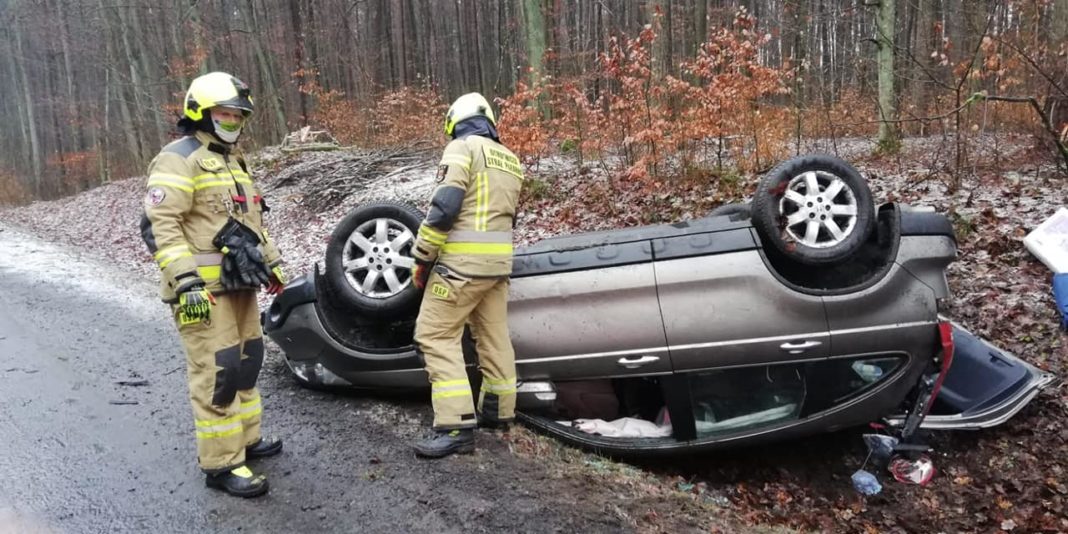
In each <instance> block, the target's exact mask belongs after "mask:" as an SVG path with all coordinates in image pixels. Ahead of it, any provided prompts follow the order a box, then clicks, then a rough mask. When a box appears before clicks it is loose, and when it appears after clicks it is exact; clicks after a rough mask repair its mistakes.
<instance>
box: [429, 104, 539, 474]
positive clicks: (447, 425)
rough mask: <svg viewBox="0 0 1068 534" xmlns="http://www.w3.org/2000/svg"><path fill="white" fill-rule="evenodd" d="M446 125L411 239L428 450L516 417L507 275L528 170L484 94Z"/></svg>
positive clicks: (458, 446)
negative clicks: (501, 133) (471, 354)
mask: <svg viewBox="0 0 1068 534" xmlns="http://www.w3.org/2000/svg"><path fill="white" fill-rule="evenodd" d="M445 134H446V135H448V136H451V137H452V139H453V140H452V141H451V142H450V143H449V144H448V146H446V147H445V154H444V156H442V158H441V164H440V166H439V167H438V175H437V179H438V182H439V184H438V186H437V187H436V188H435V190H434V194H433V198H432V199H431V206H430V210H429V212H428V213H427V216H426V219H425V220H424V221H423V223H422V224H421V225H420V227H419V235H418V238H417V239H416V242H415V247H414V255H415V257H416V268H415V273H414V275H413V280H415V283H416V285H417V286H419V287H424V288H425V291H424V293H423V301H422V305H421V307H420V310H419V318H418V319H417V321H416V326H415V342H416V344H417V346H418V347H419V349H420V350H421V351H422V353H423V355H424V357H425V359H426V370H427V373H428V374H429V375H430V387H431V400H432V402H433V404H434V426H433V433H432V435H431V436H429V437H428V438H426V439H425V440H422V441H420V442H418V443H416V444H415V451H416V453H417V454H418V455H420V456H424V457H430V458H440V457H442V456H447V455H449V454H453V453H467V452H471V451H472V450H474V431H473V429H474V428H475V427H476V426H478V425H481V426H489V427H498V426H502V425H507V424H508V423H509V422H511V421H512V420H513V419H514V417H515V395H516V375H515V353H514V352H513V350H512V343H511V340H510V338H509V336H508V283H509V282H508V277H509V275H510V274H511V272H512V226H513V220H514V217H515V211H516V202H517V201H518V199H519V191H520V188H521V187H522V185H523V170H522V166H521V165H520V163H519V159H518V158H517V157H516V156H515V155H514V154H513V153H512V152H511V151H510V150H508V149H507V148H506V147H505V146H504V145H502V144H501V143H500V139H499V137H498V134H497V128H496V119H495V117H494V115H493V110H492V109H491V108H490V105H489V102H487V101H486V99H485V98H484V97H483V96H482V95H480V94H478V93H469V94H466V95H463V96H461V97H460V98H458V99H457V100H456V101H455V102H454V103H453V104H452V107H450V108H449V111H448V114H447V115H446V116H445ZM465 324H466V325H470V327H471V332H472V335H473V337H474V339H475V345H476V348H477V351H478V356H479V367H480V368H481V371H482V387H481V388H480V389H481V391H480V392H479V394H478V405H477V408H478V411H477V414H476V410H475V408H476V406H475V399H474V395H473V394H472V391H471V385H470V384H469V382H468V377H467V373H466V371H465V367H464V358H463V351H462V348H461V338H462V336H463V332H464V325H465Z"/></svg>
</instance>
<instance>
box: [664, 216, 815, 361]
mask: <svg viewBox="0 0 1068 534" xmlns="http://www.w3.org/2000/svg"><path fill="white" fill-rule="evenodd" d="M653 251H654V252H653V253H654V258H655V262H654V266H655V271H656V280H657V288H658V292H659V302H660V310H661V314H662V315H663V318H664V331H665V335H666V337H667V343H668V346H669V349H670V354H671V361H672V364H673V365H674V369H675V372H690V371H698V370H705V369H716V368H724V367H734V366H746V365H760V364H769V363H778V362H787V361H803V360H811V359H820V358H825V357H826V356H827V351H828V330H827V318H826V314H825V312H824V308H823V302H822V300H821V299H820V298H819V297H818V296H813V295H808V294H804V293H801V292H798V291H795V290H793V289H791V288H789V287H787V286H786V285H784V284H783V283H782V282H780V281H779V280H778V279H777V278H776V277H775V276H773V275H772V274H771V273H770V271H769V270H768V267H767V266H766V265H765V263H764V261H763V259H762V258H761V256H760V254H759V252H758V250H757V242H756V240H755V238H754V236H753V235H752V233H751V230H750V229H749V228H737V229H730V230H724V231H719V232H708V233H702V234H695V235H685V236H677V237H668V238H663V239H656V240H653Z"/></svg>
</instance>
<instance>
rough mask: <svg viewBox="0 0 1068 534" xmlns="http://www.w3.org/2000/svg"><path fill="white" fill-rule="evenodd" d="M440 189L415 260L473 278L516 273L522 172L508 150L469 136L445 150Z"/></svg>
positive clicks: (488, 140) (420, 236) (417, 242)
mask: <svg viewBox="0 0 1068 534" xmlns="http://www.w3.org/2000/svg"><path fill="white" fill-rule="evenodd" d="M438 181H439V182H440V185H438V186H437V188H436V189H435V190H434V196H433V198H432V199H431V206H430V210H429V212H428V213H427V216H426V219H425V220H424V221H423V223H422V224H421V225H420V226H419V236H418V238H417V239H416V242H415V247H414V248H415V250H414V255H415V256H416V258H418V259H419V260H421V261H424V262H432V261H434V260H437V262H438V264H440V265H444V266H445V267H447V268H449V269H450V270H452V271H454V272H457V273H460V274H462V275H466V276H470V277H477V278H481V277H502V276H508V275H510V274H511V273H512V227H513V221H514V218H515V210H516V203H517V202H518V200H519V191H520V189H521V188H522V185H523V169H522V166H521V165H520V163H519V158H517V157H516V156H515V155H514V154H513V153H512V152H511V151H510V150H508V149H507V148H505V146H504V145H502V144H500V143H497V142H495V141H493V140H492V139H489V138H487V137H482V136H478V135H470V136H467V137H464V138H463V139H455V140H453V141H451V142H450V143H449V144H448V146H446V147H445V153H444V155H443V156H442V158H441V164H440V166H439V168H438Z"/></svg>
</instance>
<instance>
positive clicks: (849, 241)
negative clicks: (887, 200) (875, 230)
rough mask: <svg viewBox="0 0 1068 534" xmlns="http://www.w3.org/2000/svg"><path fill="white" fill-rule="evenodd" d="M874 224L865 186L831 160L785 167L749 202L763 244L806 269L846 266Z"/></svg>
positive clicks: (797, 161) (799, 160)
mask: <svg viewBox="0 0 1068 534" xmlns="http://www.w3.org/2000/svg"><path fill="white" fill-rule="evenodd" d="M874 221H875V208H874V205H873V204H872V199H871V190H870V189H868V183H867V182H866V181H865V180H864V178H863V177H862V176H861V175H860V173H859V172H858V171H857V170H856V169H854V168H853V166H852V165H850V164H848V163H846V162H845V161H842V160H841V159H838V158H836V157H834V156H826V155H809V156H800V157H796V158H793V159H791V160H788V161H785V162H783V163H782V164H780V165H779V166H778V167H776V168H775V169H774V170H773V171H771V172H770V173H768V174H767V176H765V177H764V179H763V180H761V181H760V185H759V187H758V188H757V193H756V197H755V198H754V199H753V226H754V227H756V229H757V231H758V232H759V233H760V237H761V239H762V240H764V241H765V242H766V243H770V244H771V245H772V246H773V247H774V248H775V249H776V250H778V251H779V252H781V253H783V254H785V255H786V256H787V257H789V258H791V259H794V260H796V261H798V262H800V263H804V264H807V265H827V264H833V263H837V262H840V261H843V260H845V259H846V258H848V257H849V256H850V255H852V254H853V253H854V252H856V251H857V250H858V249H859V248H860V246H861V245H862V244H863V243H864V242H865V241H866V240H867V239H868V236H869V235H870V234H871V231H872V226H873V224H874Z"/></svg>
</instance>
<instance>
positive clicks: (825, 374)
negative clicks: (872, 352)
mask: <svg viewBox="0 0 1068 534" xmlns="http://www.w3.org/2000/svg"><path fill="white" fill-rule="evenodd" d="M905 360H906V357H905V355H904V354H900V355H898V354H883V355H878V356H868V357H864V358H843V359H834V360H824V361H819V362H811V363H809V364H808V366H807V367H808V368H807V375H808V383H809V386H810V394H809V397H808V399H807V400H806V401H805V407H804V413H803V414H802V417H807V416H808V415H810V414H814V413H819V412H822V411H824V410H827V409H830V408H832V407H834V406H837V405H839V404H842V403H844V402H847V401H849V400H851V399H853V398H856V397H857V396H858V395H860V394H861V393H863V392H865V391H867V390H869V389H871V388H872V387H874V386H875V385H876V384H878V383H880V382H882V381H883V380H884V379H886V378H889V377H890V376H891V375H893V374H894V372H895V371H897V370H898V369H899V368H900V367H901V365H902V364H903V363H904V362H905Z"/></svg>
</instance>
